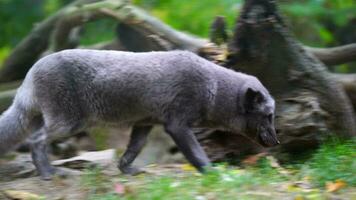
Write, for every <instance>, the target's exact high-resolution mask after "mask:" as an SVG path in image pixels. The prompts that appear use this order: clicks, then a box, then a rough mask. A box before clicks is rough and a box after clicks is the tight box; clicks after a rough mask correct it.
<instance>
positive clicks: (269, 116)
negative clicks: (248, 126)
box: [267, 114, 273, 123]
mask: <svg viewBox="0 0 356 200" xmlns="http://www.w3.org/2000/svg"><path fill="white" fill-rule="evenodd" d="M267 118H268V122H269V123H272V121H273V115H272V114H269V115H268V116H267Z"/></svg>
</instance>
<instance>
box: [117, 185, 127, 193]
mask: <svg viewBox="0 0 356 200" xmlns="http://www.w3.org/2000/svg"><path fill="white" fill-rule="evenodd" d="M115 193H116V194H125V186H124V185H123V184H121V183H116V184H115Z"/></svg>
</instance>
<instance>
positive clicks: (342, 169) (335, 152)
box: [302, 139, 356, 186]
mask: <svg viewBox="0 0 356 200" xmlns="http://www.w3.org/2000/svg"><path fill="white" fill-rule="evenodd" d="M355 158H356V140H355V139H354V140H350V141H340V140H337V139H332V140H331V141H328V142H326V143H325V144H323V145H322V146H321V148H320V149H319V150H318V151H317V152H316V153H315V155H314V156H313V158H312V159H311V160H310V161H309V162H308V163H307V164H306V165H305V166H303V168H302V174H308V175H309V176H310V177H312V180H313V181H314V182H315V183H316V184H318V185H319V186H324V185H325V183H326V182H328V181H335V180H337V179H340V180H343V181H345V182H346V183H347V184H348V185H352V186H356V176H355V174H356V159H355Z"/></svg>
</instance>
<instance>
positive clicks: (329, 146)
mask: <svg viewBox="0 0 356 200" xmlns="http://www.w3.org/2000/svg"><path fill="white" fill-rule="evenodd" d="M355 157H356V141H355V140H353V141H335V140H332V141H329V142H327V143H326V144H325V145H323V146H322V147H321V148H320V149H319V150H318V151H317V152H316V153H315V154H314V155H313V156H312V158H311V159H309V160H307V161H306V162H304V163H299V164H293V165H287V166H280V165H279V164H278V163H277V162H276V161H275V160H274V158H273V157H269V156H266V157H264V156H262V157H261V159H258V161H257V162H256V163H254V162H252V163H251V162H249V163H250V164H252V166H246V167H244V168H237V167H229V166H226V165H224V164H218V165H217V166H216V167H215V168H214V169H213V170H211V171H209V172H208V173H207V174H206V175H200V174H198V173H196V172H195V171H194V169H192V168H191V167H190V166H189V165H183V166H181V167H180V170H176V171H175V170H170V171H169V173H164V172H162V174H160V175H157V174H155V175H152V174H151V175H150V174H142V175H140V176H136V177H125V176H118V177H109V176H107V175H105V174H104V173H103V172H102V171H101V170H100V169H92V170H87V171H86V173H85V175H84V176H83V177H82V181H81V184H82V187H83V189H85V190H86V191H87V193H88V195H89V197H88V198H89V199H91V200H99V199H100V200H114V199H145V200H149V199H152V200H160V199H184V200H186V199H196V200H205V199H206V200H208V199H209V200H210V199H267V198H269V199H293V198H294V199H333V198H338V199H352V198H355V199H356V193H355V186H356V160H355ZM251 160H254V159H251ZM251 160H250V161H251Z"/></svg>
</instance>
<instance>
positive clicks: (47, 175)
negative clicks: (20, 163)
mask: <svg viewBox="0 0 356 200" xmlns="http://www.w3.org/2000/svg"><path fill="white" fill-rule="evenodd" d="M29 144H30V148H31V156H32V161H33V164H34V165H35V166H36V169H37V171H38V173H39V175H40V176H41V178H42V179H44V180H50V179H51V178H52V176H53V175H54V173H55V168H54V167H53V166H52V165H51V164H50V161H49V159H48V152H47V141H46V135H45V133H44V132H43V131H42V129H41V130H39V131H38V132H36V133H34V134H33V135H32V136H31V137H30V139H29Z"/></svg>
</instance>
